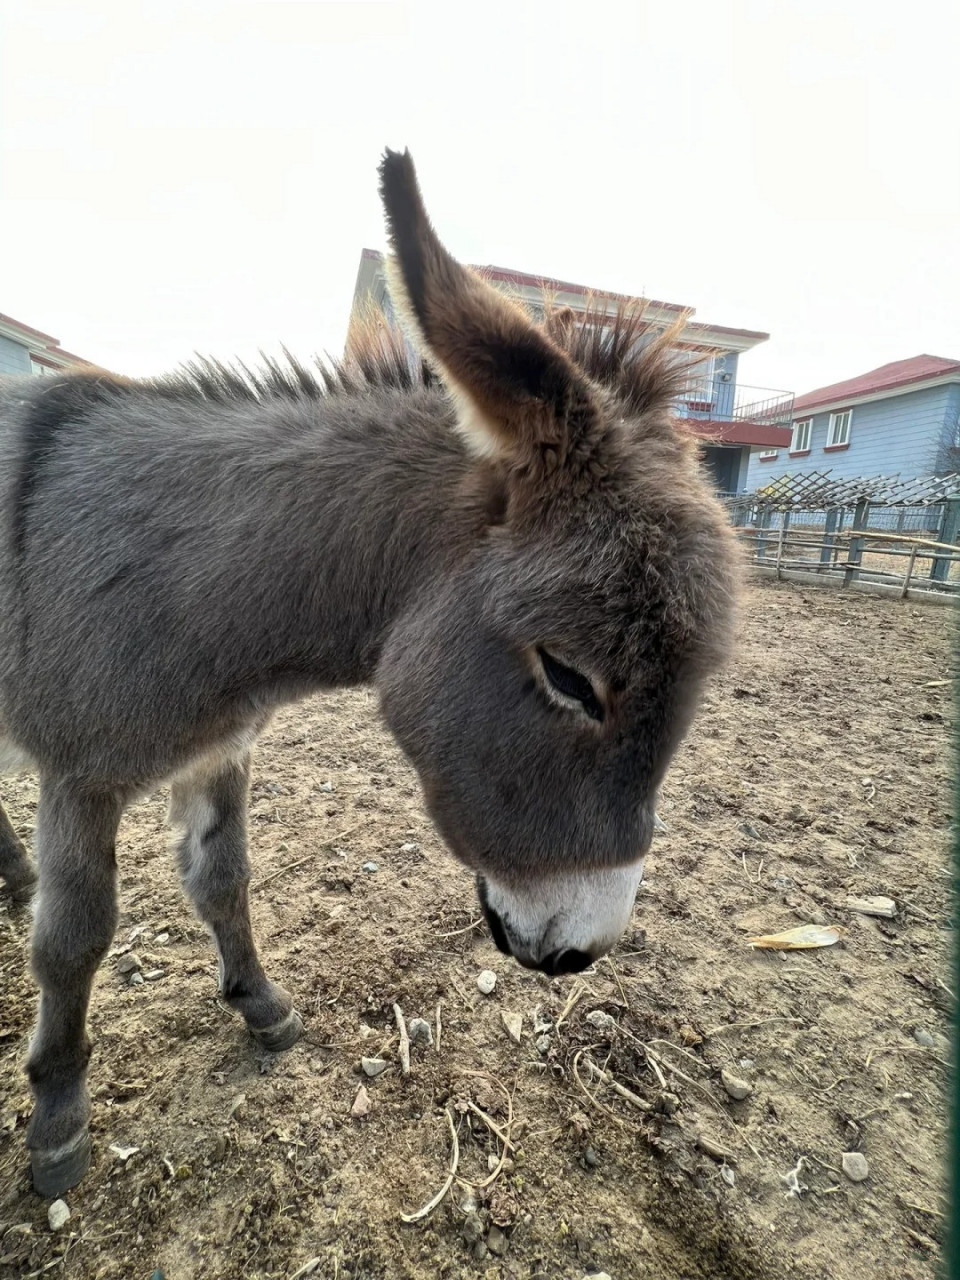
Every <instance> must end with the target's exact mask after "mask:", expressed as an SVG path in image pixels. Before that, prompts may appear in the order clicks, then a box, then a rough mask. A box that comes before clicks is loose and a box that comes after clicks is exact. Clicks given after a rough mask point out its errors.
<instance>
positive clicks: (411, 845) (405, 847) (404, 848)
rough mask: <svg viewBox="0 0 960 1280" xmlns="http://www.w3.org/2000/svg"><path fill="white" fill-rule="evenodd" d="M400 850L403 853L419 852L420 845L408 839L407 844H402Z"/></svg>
mask: <svg viewBox="0 0 960 1280" xmlns="http://www.w3.org/2000/svg"><path fill="white" fill-rule="evenodd" d="M400 852H401V853H419V852H420V846H419V845H418V844H416V843H415V842H414V841H413V840H408V841H407V843H406V844H402V845H401V846H400Z"/></svg>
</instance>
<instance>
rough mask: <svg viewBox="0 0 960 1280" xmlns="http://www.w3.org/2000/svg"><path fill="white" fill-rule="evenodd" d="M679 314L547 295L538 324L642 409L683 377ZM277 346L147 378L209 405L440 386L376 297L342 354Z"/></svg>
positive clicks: (165, 390) (659, 403) (626, 403)
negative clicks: (669, 317)
mask: <svg viewBox="0 0 960 1280" xmlns="http://www.w3.org/2000/svg"><path fill="white" fill-rule="evenodd" d="M478 274H480V273H478ZM515 301H517V300H516V299H515ZM519 301H520V302H521V305H522V300H519ZM524 309H525V310H528V311H529V309H528V308H524ZM687 319H688V316H687V315H686V314H684V315H682V316H681V317H680V318H679V319H678V320H677V321H675V322H674V323H672V324H671V325H669V326H667V327H666V328H665V327H663V326H662V325H658V324H656V323H655V322H654V321H652V320H651V319H649V318H648V317H647V315H646V313H645V310H644V306H643V304H642V303H640V302H631V301H627V300H625V301H622V302H620V303H619V304H618V307H617V310H616V312H614V313H613V314H610V313H608V312H607V311H606V310H605V309H604V307H603V305H602V302H599V301H597V300H595V299H593V298H590V299H588V302H587V306H586V307H585V309H584V310H583V311H581V312H579V313H575V312H574V311H573V310H572V309H570V308H569V307H560V308H558V307H556V306H554V305H553V303H552V302H551V301H550V300H547V302H546V304H545V307H544V316H543V319H542V320H541V321H539V322H538V324H537V327H538V328H540V329H541V330H542V331H543V332H545V333H546V334H547V335H548V337H549V338H550V339H551V340H552V341H553V342H554V343H556V345H557V346H558V347H560V349H561V350H563V351H564V352H565V353H566V354H567V355H568V356H569V357H570V358H571V360H573V362H574V363H575V364H576V365H577V366H578V367H579V368H580V369H581V370H582V371H583V372H584V373H585V374H586V375H587V377H588V378H590V379H591V380H592V381H593V382H595V383H598V384H599V385H600V386H602V387H604V388H605V389H606V390H607V391H609V392H612V393H613V395H614V396H615V397H616V398H617V399H618V400H619V401H620V403H621V404H622V406H623V407H624V409H625V410H627V411H628V412H630V413H633V414H637V415H640V414H649V413H652V412H655V411H658V410H664V409H667V408H669V406H670V404H671V403H672V401H673V400H674V398H675V397H676V396H677V395H678V393H679V392H680V391H681V390H682V387H683V385H684V383H685V382H686V381H687V379H688V377H689V372H688V369H687V368H686V366H685V365H684V364H683V363H682V362H678V361H677V360H676V358H675V352H676V349H677V345H678V342H679V337H680V333H681V331H682V330H683V327H684V325H685V324H686V322H687ZM282 350H283V360H278V359H276V358H274V357H272V356H268V355H266V354H264V353H262V352H261V357H260V358H261V364H260V365H259V366H258V367H255V368H250V367H248V366H247V365H246V364H244V363H243V362H242V361H240V360H237V361H233V362H230V363H228V362H224V361H221V360H217V359H215V358H213V357H208V356H198V357H197V358H196V359H195V360H193V361H191V362H189V363H187V364H184V365H182V366H181V367H180V368H179V369H177V370H176V371H174V372H173V373H170V374H167V375H164V376H161V377H157V378H152V379H148V380H147V382H148V385H149V386H151V387H152V388H153V389H154V390H157V391H160V392H161V393H162V394H164V395H165V396H169V397H170V398H172V399H176V400H181V399H186V400H196V399H197V398H198V397H199V398H202V399H203V400H208V401H211V402H213V403H216V404H249V403H256V404H263V403H267V402H271V401H276V400H319V399H323V398H328V397H340V396H351V397H353V396H362V395H364V394H367V393H369V392H371V391H378V390H392V391H412V390H415V389H417V388H428V387H434V386H438V385H439V384H440V379H439V377H438V375H437V374H436V373H435V372H434V370H433V369H432V368H431V366H430V364H429V362H428V361H427V360H425V359H423V358H421V357H420V356H413V355H411V350H410V347H409V346H408V345H407V343H406V341H405V339H404V336H403V334H402V332H401V331H400V330H398V329H397V327H396V326H395V325H392V324H389V323H388V322H387V318H386V316H385V314H384V312H383V311H382V310H381V309H380V308H379V307H377V306H375V305H370V306H368V307H366V308H364V309H362V310H361V311H360V312H359V313H358V314H357V315H356V316H354V318H353V319H352V320H351V324H350V330H349V333H348V336H347V343H346V351H345V354H344V356H343V358H342V359H339V360H335V359H333V358H331V357H329V356H315V357H314V358H313V360H312V361H311V362H309V363H304V362H303V361H301V360H299V359H298V358H297V357H296V356H294V355H293V354H291V352H289V351H288V350H287V349H286V347H283V348H282Z"/></svg>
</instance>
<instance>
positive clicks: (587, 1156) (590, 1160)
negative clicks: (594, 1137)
mask: <svg viewBox="0 0 960 1280" xmlns="http://www.w3.org/2000/svg"><path fill="white" fill-rule="evenodd" d="M583 1159H584V1163H586V1164H588V1165H589V1166H590V1168H591V1169H595V1168H596V1167H597V1164H598V1163H599V1161H600V1157H599V1156H598V1155H597V1153H596V1152H595V1151H594V1149H593V1147H587V1149H586V1151H585V1152H584V1153H583Z"/></svg>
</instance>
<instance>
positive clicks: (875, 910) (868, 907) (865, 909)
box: [847, 898, 897, 920]
mask: <svg viewBox="0 0 960 1280" xmlns="http://www.w3.org/2000/svg"><path fill="white" fill-rule="evenodd" d="M847 906H848V907H849V908H850V910H851V911H856V912H858V913H859V914H860V915H862V916H881V917H882V918H884V919H886V920H892V919H894V917H895V916H896V914H897V904H896V903H895V902H894V900H893V899H892V898H848V899H847Z"/></svg>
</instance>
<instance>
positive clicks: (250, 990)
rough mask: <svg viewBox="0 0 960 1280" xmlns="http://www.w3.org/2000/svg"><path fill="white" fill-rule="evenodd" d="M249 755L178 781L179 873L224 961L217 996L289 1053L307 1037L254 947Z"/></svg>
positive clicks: (174, 803) (219, 760)
mask: <svg viewBox="0 0 960 1280" xmlns="http://www.w3.org/2000/svg"><path fill="white" fill-rule="evenodd" d="M249 780H250V753H249V751H247V752H244V753H243V754H241V755H238V756H234V757H232V758H224V757H223V756H220V757H217V756H212V757H207V759H206V760H204V761H203V762H202V763H201V764H200V765H199V766H198V767H197V768H196V769H195V770H194V772H193V773H191V774H190V775H188V776H187V777H186V778H184V779H182V780H180V781H177V782H175V783H174V785H173V788H172V795H171V802H170V821H171V823H172V824H173V825H175V826H180V827H185V828H186V832H185V834H184V837H183V839H182V841H181V842H180V846H179V857H180V873H181V875H182V877H183V883H184V888H185V889H186V891H187V893H188V894H189V895H190V898H191V899H192V901H193V904H194V907H195V908H196V910H197V913H198V915H199V916H200V918H201V920H203V921H204V923H205V924H206V925H207V926H208V927H209V929H210V932H211V933H212V934H213V938H214V942H215V943H216V946H217V952H218V954H219V958H220V992H221V995H222V996H223V998H224V1000H226V1001H227V1003H228V1004H230V1005H232V1006H233V1008H234V1009H236V1010H237V1011H238V1012H239V1013H241V1014H242V1015H243V1017H244V1019H245V1020H246V1023H247V1026H248V1027H249V1029H250V1031H251V1032H252V1033H253V1035H254V1036H255V1037H256V1039H257V1040H258V1041H259V1042H260V1043H261V1044H262V1045H263V1046H264V1048H266V1049H269V1050H271V1051H272V1052H274V1053H276V1052H279V1051H280V1050H282V1049H289V1048H290V1046H291V1045H292V1044H294V1042H295V1041H296V1040H297V1039H299V1036H300V1033H301V1032H302V1031H303V1023H302V1022H301V1021H300V1018H299V1016H298V1015H297V1013H296V1011H295V1009H294V1007H293V1001H292V1000H291V998H290V996H289V995H288V994H287V992H286V991H284V990H283V988H282V987H278V986H277V985H276V983H273V982H271V981H270V980H269V979H268V978H267V976H266V974H265V973H264V971H263V968H262V966H261V964H260V959H259V957H258V955H257V948H256V944H255V943H254V941H253V930H252V928H251V925H250V908H249V904H248V901H247V886H248V884H249V882H250V864H249V860H248V858H247V792H248V787H249Z"/></svg>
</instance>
